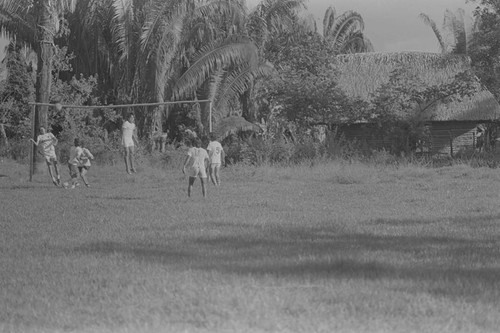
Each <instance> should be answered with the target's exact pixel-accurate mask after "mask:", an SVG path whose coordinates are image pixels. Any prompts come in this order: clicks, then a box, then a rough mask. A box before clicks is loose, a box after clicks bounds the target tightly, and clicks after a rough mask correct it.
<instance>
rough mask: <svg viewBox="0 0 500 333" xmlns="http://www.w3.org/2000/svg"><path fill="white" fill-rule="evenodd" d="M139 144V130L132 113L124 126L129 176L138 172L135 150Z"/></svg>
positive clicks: (126, 162) (125, 152)
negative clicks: (135, 162)
mask: <svg viewBox="0 0 500 333" xmlns="http://www.w3.org/2000/svg"><path fill="white" fill-rule="evenodd" d="M137 144H138V140H137V128H136V126H135V116H134V114H133V113H130V114H129V115H128V117H127V120H126V121H125V122H124V123H123V125H122V146H123V153H124V155H123V158H124V160H125V167H126V169H127V173H128V174H129V175H130V174H131V173H135V172H136V170H135V166H134V150H135V146H136V145H137Z"/></svg>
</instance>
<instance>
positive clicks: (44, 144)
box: [31, 127, 61, 186]
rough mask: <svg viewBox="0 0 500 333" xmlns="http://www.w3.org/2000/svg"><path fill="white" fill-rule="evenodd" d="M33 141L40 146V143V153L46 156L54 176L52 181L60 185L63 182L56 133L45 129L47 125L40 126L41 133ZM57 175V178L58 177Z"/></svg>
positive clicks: (51, 174) (50, 171) (51, 175)
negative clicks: (58, 159) (60, 173)
mask: <svg viewBox="0 0 500 333" xmlns="http://www.w3.org/2000/svg"><path fill="white" fill-rule="evenodd" d="M31 141H32V142H33V143H34V144H35V146H37V147H38V145H40V146H41V147H40V151H41V152H40V153H41V154H42V155H43V157H44V158H45V162H46V163H47V167H48V168H49V174H50V177H51V178H52V183H54V185H56V186H58V185H60V184H61V176H60V175H59V166H58V165H57V155H56V149H55V146H56V145H57V142H58V141H57V138H56V137H55V136H54V134H52V133H50V132H46V131H45V127H40V135H39V136H38V137H37V139H36V142H35V141H34V140H33V139H31ZM51 165H52V166H53V167H54V172H55V177H54V173H52V168H51ZM56 177H57V178H56Z"/></svg>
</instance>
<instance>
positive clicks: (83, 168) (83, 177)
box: [80, 167, 89, 185]
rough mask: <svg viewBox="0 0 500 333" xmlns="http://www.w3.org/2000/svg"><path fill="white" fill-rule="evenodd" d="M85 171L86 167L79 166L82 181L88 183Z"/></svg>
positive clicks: (86, 170)
mask: <svg viewBox="0 0 500 333" xmlns="http://www.w3.org/2000/svg"><path fill="white" fill-rule="evenodd" d="M87 172H88V168H87V167H81V168H80V177H82V179H83V182H84V183H85V185H88V184H89V182H88V180H87V177H86V175H87Z"/></svg>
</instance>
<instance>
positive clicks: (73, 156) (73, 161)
mask: <svg viewBox="0 0 500 333" xmlns="http://www.w3.org/2000/svg"><path fill="white" fill-rule="evenodd" d="M91 159H94V156H93V155H92V154H91V153H90V151H89V150H88V149H87V148H83V144H82V142H81V141H80V140H79V139H75V140H74V145H73V146H72V147H71V148H70V150H69V161H68V167H69V175H70V177H71V180H70V183H67V182H65V183H64V187H65V188H75V187H77V186H79V185H80V184H79V183H78V175H80V177H81V178H82V180H83V183H84V184H85V186H87V187H90V184H89V182H88V180H87V177H86V175H87V171H88V170H89V169H90V160H91Z"/></svg>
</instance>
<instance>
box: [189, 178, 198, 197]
mask: <svg viewBox="0 0 500 333" xmlns="http://www.w3.org/2000/svg"><path fill="white" fill-rule="evenodd" d="M195 180H196V177H191V176H189V185H188V197H190V196H191V190H192V189H193V184H194V181H195Z"/></svg>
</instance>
